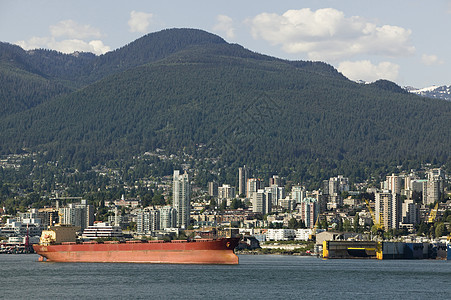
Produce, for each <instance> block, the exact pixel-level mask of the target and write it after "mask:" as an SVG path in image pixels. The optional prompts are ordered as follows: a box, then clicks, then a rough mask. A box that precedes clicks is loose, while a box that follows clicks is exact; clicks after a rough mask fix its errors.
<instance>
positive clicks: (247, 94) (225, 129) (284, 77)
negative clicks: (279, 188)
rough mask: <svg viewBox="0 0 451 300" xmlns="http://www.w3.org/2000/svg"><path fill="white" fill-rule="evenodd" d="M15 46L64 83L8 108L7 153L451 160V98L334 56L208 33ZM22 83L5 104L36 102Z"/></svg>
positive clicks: (331, 163) (284, 164)
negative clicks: (340, 62) (70, 48)
mask: <svg viewBox="0 0 451 300" xmlns="http://www.w3.org/2000/svg"><path fill="white" fill-rule="evenodd" d="M16 50H17V51H18V53H19V54H18V56H17V57H14V58H11V59H9V60H7V61H8V63H9V64H11V65H13V67H14V68H15V69H14V70H15V72H16V73H19V71H22V72H24V75H23V77H21V78H22V80H23V82H24V83H25V82H28V78H29V77H33V76H35V77H36V78H39V80H47V81H46V82H47V83H49V84H50V83H51V84H55V85H57V86H61V87H63V90H62V91H60V92H52V93H51V92H49V93H48V94H47V97H45V98H44V99H42V100H41V101H40V102H39V103H36V104H34V105H30V106H29V107H24V108H23V109H20V110H19V111H15V112H12V111H9V112H5V114H4V116H2V117H1V118H0V140H1V141H2V142H1V143H0V152H1V153H3V154H7V153H11V152H13V153H14V152H21V151H23V149H24V148H25V149H29V150H32V151H40V152H42V153H46V155H47V156H46V157H47V158H48V159H52V160H57V161H59V162H60V164H66V165H74V164H80V163H83V164H84V165H86V166H87V167H89V166H91V165H95V164H98V163H99V162H105V161H108V160H114V159H126V158H127V157H132V156H133V155H136V154H140V153H143V152H145V151H152V150H154V149H156V148H163V149H166V150H167V151H168V152H169V153H182V152H183V153H186V154H188V155H191V156H193V157H195V158H197V159H204V158H207V157H208V158H216V159H218V160H220V161H221V163H222V164H223V165H225V166H234V167H235V166H238V165H239V164H244V163H246V164H251V165H254V166H259V167H260V168H266V169H269V170H272V171H274V172H279V174H281V175H284V174H288V173H294V174H295V176H296V178H298V179H302V180H309V179H312V178H315V179H321V178H325V177H327V176H330V175H334V174H335V175H336V174H338V173H339V174H344V175H346V176H350V177H353V178H359V179H365V178H368V177H369V176H370V175H371V174H372V173H373V172H374V171H376V172H377V171H378V170H379V171H380V169H381V168H385V167H387V166H398V165H404V167H406V168H408V167H414V166H418V165H419V164H421V163H425V162H429V163H434V164H438V165H442V164H446V163H448V164H449V163H450V153H449V149H450V148H451V147H450V146H451V131H450V130H449V124H450V120H451V103H450V102H446V101H439V100H434V99H430V100H429V99H427V100H426V99H425V98H423V97H419V96H416V95H412V94H409V93H406V92H405V91H404V90H403V89H402V88H400V87H399V86H397V85H395V84H394V83H392V82H389V81H377V82H375V83H373V84H368V85H361V84H357V83H354V82H352V81H350V80H348V79H347V78H345V77H344V76H343V75H342V74H340V73H339V72H337V70H335V69H334V68H333V67H331V66H330V65H327V64H325V63H322V62H303V61H287V60H282V59H277V58H274V57H270V56H265V55H261V54H257V53H254V52H251V51H249V50H247V49H245V48H243V47H242V46H240V45H236V44H229V43H226V42H225V41H224V40H223V39H221V38H220V37H218V36H216V35H212V34H210V33H207V32H204V31H200V30H194V29H172V30H164V31H161V32H158V33H153V34H149V35H146V36H144V37H142V38H141V39H138V40H137V41H135V42H132V43H130V44H129V45H126V46H124V47H123V48H121V49H118V50H116V51H113V52H110V53H107V54H105V55H102V56H92V55H89V54H83V55H63V54H58V53H54V52H51V51H50V52H49V51H43V50H40V51H38V50H36V51H33V52H32V53H30V52H25V51H24V52H21V51H19V50H18V49H16ZM44 54H45V55H47V56H45V55H44ZM52 57H53V58H52ZM52 59H55V60H56V61H57V62H56V63H55V66H54V67H53V64H52ZM5 64H6V63H5V60H3V62H2V64H1V65H0V66H1V67H2V68H3V66H4V65H5ZM62 66H67V68H64V67H62ZM27 76H28V77H27ZM30 80H31V79H30ZM32 90H36V91H42V87H41V86H36V87H33V88H32ZM14 91H15V89H14V88H12V87H9V86H8V88H7V89H6V91H5V93H9V95H6V96H4V98H2V99H0V101H2V102H3V103H7V102H8V100H7V99H9V97H10V96H14V97H19V98H20V97H23V101H24V102H26V101H28V100H29V99H28V98H26V97H25V96H26V95H25V96H24V95H23V93H20V92H18V93H15V92H14Z"/></svg>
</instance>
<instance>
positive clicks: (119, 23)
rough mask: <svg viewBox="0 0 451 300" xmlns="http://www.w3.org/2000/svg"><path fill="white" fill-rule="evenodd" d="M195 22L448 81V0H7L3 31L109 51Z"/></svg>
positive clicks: (233, 36) (363, 71) (311, 56)
mask: <svg viewBox="0 0 451 300" xmlns="http://www.w3.org/2000/svg"><path fill="white" fill-rule="evenodd" d="M167 28H197V29H202V30H205V31H208V32H211V33H214V34H217V35H219V36H221V37H222V38H224V39H225V40H226V41H227V42H229V43H236V44H240V45H242V46H244V47H245V48H247V49H249V50H251V51H254V52H258V53H261V54H266V55H270V56H274V57H278V58H283V59H289V60H309V61H323V62H326V63H329V64H331V65H332V66H334V67H335V68H336V69H337V70H338V71H339V72H341V73H343V75H345V76H346V77H348V78H349V79H351V80H355V81H357V80H364V81H367V82H372V81H375V80H378V79H387V80H391V81H394V82H396V83H397V84H399V85H401V86H413V87H416V88H424V87H429V86H432V85H451V39H450V36H451V32H450V31H451V0H428V1H426V0H378V1H374V0H371V1H370V0H324V1H321V0H305V1H302V0H297V1H291V0H286V1H284V0H280V1H270V0H259V1H246V0H241V1H235V0H228V1H213V0H192V1H186V0H185V1H182V0H173V1H161V0H152V1H150V0H149V1H138V0H127V1H119V0H77V1H69V0H0V41H1V42H8V43H12V44H17V45H19V46H21V47H22V48H24V49H26V50H29V49H35V48H45V49H53V50H57V51H61V52H64V53H72V52H74V51H87V52H93V53H95V54H98V55H100V54H103V53H106V52H108V51H111V50H114V49H117V48H120V47H123V46H125V45H126V44H128V43H131V42H133V41H134V40H136V39H138V38H140V37H142V36H143V35H145V34H148V33H151V32H156V31H160V30H163V29H167Z"/></svg>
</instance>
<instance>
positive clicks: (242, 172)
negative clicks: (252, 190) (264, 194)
mask: <svg viewBox="0 0 451 300" xmlns="http://www.w3.org/2000/svg"><path fill="white" fill-rule="evenodd" d="M248 179H249V169H248V168H247V167H246V166H243V167H241V168H238V193H239V194H240V195H247V180H248Z"/></svg>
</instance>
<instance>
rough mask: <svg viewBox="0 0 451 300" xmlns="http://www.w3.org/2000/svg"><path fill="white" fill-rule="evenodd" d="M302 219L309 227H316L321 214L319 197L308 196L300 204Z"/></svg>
mask: <svg viewBox="0 0 451 300" xmlns="http://www.w3.org/2000/svg"><path fill="white" fill-rule="evenodd" d="M298 208H299V213H300V214H301V220H302V221H304V223H305V226H306V227H307V228H313V227H315V223H316V219H317V218H318V215H319V212H320V211H319V209H320V207H319V202H318V199H317V198H313V197H306V198H304V199H302V201H301V203H300V204H299V205H298Z"/></svg>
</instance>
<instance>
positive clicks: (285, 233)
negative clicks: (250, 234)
mask: <svg viewBox="0 0 451 300" xmlns="http://www.w3.org/2000/svg"><path fill="white" fill-rule="evenodd" d="M295 237H296V232H295V230H294V229H268V231H267V232H266V240H267V241H289V240H293V239H294V238H295Z"/></svg>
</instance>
